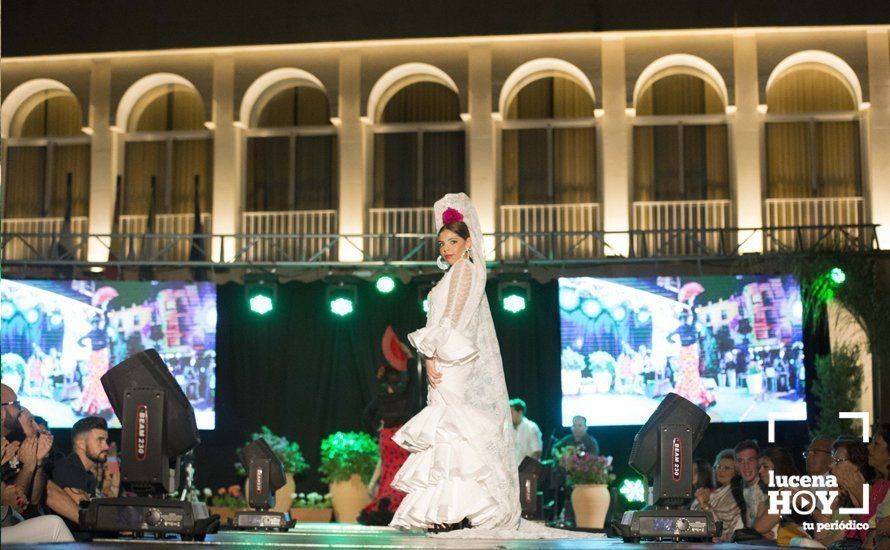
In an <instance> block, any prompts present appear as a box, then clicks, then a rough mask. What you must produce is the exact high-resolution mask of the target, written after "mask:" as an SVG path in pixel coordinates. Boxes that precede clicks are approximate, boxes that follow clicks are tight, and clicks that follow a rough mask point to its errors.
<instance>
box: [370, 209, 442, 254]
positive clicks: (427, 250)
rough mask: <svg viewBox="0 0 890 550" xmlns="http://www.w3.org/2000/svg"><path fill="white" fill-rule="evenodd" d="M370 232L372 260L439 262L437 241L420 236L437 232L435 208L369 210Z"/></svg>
mask: <svg viewBox="0 0 890 550" xmlns="http://www.w3.org/2000/svg"><path fill="white" fill-rule="evenodd" d="M368 230H369V233H370V235H369V236H368V237H367V238H366V241H365V247H366V248H365V250H366V254H365V256H366V258H368V259H371V260H376V261H381V260H386V259H388V258H409V259H411V260H415V261H432V260H435V259H436V253H437V251H436V242H435V238H433V239H425V238H423V237H420V236H423V235H432V234H433V233H435V232H436V224H435V219H434V218H433V209H432V208H428V207H424V208H371V209H369V210H368Z"/></svg>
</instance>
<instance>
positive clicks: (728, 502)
mask: <svg viewBox="0 0 890 550" xmlns="http://www.w3.org/2000/svg"><path fill="white" fill-rule="evenodd" d="M714 470H715V471H716V472H717V476H716V477H717V484H716V485H717V488H716V489H714V490H711V489H708V488H705V487H699V488H698V489H696V491H695V501H693V503H692V506H691V508H692V509H693V510H709V511H710V512H712V513H713V514H714V517H715V518H716V519H717V521H721V522H723V533H722V534H721V536H720V538H719V539H718V540H720V541H727V540H730V539H732V534H733V533H734V532H735V531H736V529H741V528H743V527H744V526H745V525H744V522H743V521H742V517H744V510H745V509H746V506H745V498H744V496H743V495H742V484H741V478H739V477H738V475H736V473H737V472H736V465H735V453H734V452H733V451H732V449H726V450H724V451H721V452H720V454H718V455H717V459H716V460H714ZM734 480H737V481H738V482H737V483H734Z"/></svg>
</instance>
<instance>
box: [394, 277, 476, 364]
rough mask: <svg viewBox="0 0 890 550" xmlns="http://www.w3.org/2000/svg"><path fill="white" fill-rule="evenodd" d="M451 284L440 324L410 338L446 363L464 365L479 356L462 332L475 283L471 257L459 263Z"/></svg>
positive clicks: (426, 353) (473, 345) (428, 354)
mask: <svg viewBox="0 0 890 550" xmlns="http://www.w3.org/2000/svg"><path fill="white" fill-rule="evenodd" d="M451 269H452V270H453V271H452V273H451V274H450V277H451V278H450V281H449V284H448V299H447V302H446V305H445V309H444V311H443V313H442V315H441V317H440V318H439V320H438V323H436V324H434V325H432V326H427V327H425V328H422V329H420V330H417V331H415V332H412V333H411V334H409V335H408V340H409V341H410V342H411V345H413V346H414V347H415V348H416V349H417V350H418V351H419V352H420V353H422V354H423V355H425V356H427V357H436V358H437V359H438V360H439V361H440V362H442V363H444V364H446V365H447V364H456V365H462V364H465V363H469V362H470V361H472V360H473V359H475V358H476V357H477V356H478V355H479V350H477V349H476V346H475V344H473V342H472V340H470V339H469V338H467V336H466V335H464V334H462V333H461V331H460V327H459V325H460V320H461V318H462V316H463V314H464V309H465V308H467V307H473V305H472V304H470V303H469V298H470V291H471V289H472V285H473V265H472V264H471V263H470V261H469V260H461V261H459V262H457V263H455V264H454V265H453V266H452V268H451Z"/></svg>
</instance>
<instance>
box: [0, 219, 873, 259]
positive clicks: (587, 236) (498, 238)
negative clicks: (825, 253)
mask: <svg viewBox="0 0 890 550" xmlns="http://www.w3.org/2000/svg"><path fill="white" fill-rule="evenodd" d="M875 227H876V226H875V225H868V224H859V225H822V226H799V227H784V226H783V227H756V228H738V227H726V228H721V229H702V230H698V231H695V232H693V233H691V234H689V233H688V232H685V231H684V230H682V229H653V230H637V229H635V230H631V231H624V232H621V231H574V232H566V231H563V232H552V233H547V232H540V231H538V232H511V233H505V232H501V233H494V234H492V235H487V237H488V238H491V239H493V240H494V243H495V250H497V249H498V248H499V247H500V246H502V245H503V244H504V243H506V242H509V241H514V240H515V241H518V242H519V244H520V246H521V247H522V249H523V250H526V251H527V253H526V254H525V255H524V256H523V257H522V258H518V259H509V258H496V259H495V261H494V263H495V264H502V265H563V264H579V265H582V264H591V263H601V262H607V261H615V260H616V259H617V260H619V261H626V260H648V259H650V258H675V259H677V260H688V259H696V258H730V257H738V256H740V255H741V251H742V250H748V249H750V245H751V243H750V242H749V241H750V240H751V239H760V238H761V236H762V238H763V239H764V242H765V243H767V244H769V246H767V247H766V249H765V251H764V253H765V254H788V253H792V254H793V253H802V252H811V251H814V250H825V249H831V250H837V251H844V252H856V253H862V252H872V251H876V250H880V246H879V243H878V240H877V233H876V231H875ZM788 231H791V232H793V233H796V234H798V235H807V236H808V237H817V238H815V239H809V238H808V239H803V238H792V239H786V238H785V235H786V233H787V232H788ZM737 235H745V237H743V238H742V240H741V241H740V242H736V241H738V239H737V237H736V236H737ZM53 238H57V234H56V233H4V234H3V235H2V243H3V253H4V259H3V267H4V268H8V267H22V268H31V267H40V266H60V265H67V266H77V267H91V266H95V265H118V266H122V267H141V266H168V267H188V266H203V267H211V268H228V267H255V266H265V267H270V268H271V267H285V268H286V267H292V268H300V267H307V268H313V267H314V268H317V267H320V266H324V267H337V266H347V265H355V264H363V265H369V266H372V265H383V264H392V265H403V266H412V265H417V266H430V265H432V264H433V262H434V260H432V259H423V258H418V257H417V252H418V251H419V250H421V249H423V248H424V247H433V246H434V243H435V240H436V236H435V234H432V233H426V234H421V233H393V234H389V235H379V234H373V235H372V234H362V235H346V234H336V233H330V234H303V235H296V236H295V235H271V234H267V235H245V234H238V235H211V234H203V235H192V234H189V233H185V234H157V233H152V234H148V233H143V234H134V233H131V234H114V235H88V234H86V233H80V234H73V235H72V239H71V242H74V243H78V246H76V247H74V248H73V250H71V254H70V255H69V256H67V257H64V258H60V257H58V256H57V255H54V254H53V253H52V251H51V250H48V249H44V250H43V251H42V252H43V254H37V252H41V251H39V250H37V249H34V250H35V254H34V255H32V256H30V257H28V258H21V259H15V258H10V257H9V256H8V255H6V250H7V249H10V250H13V249H15V248H16V247H18V246H23V245H22V244H20V243H25V242H35V240H36V242H43V241H41V239H45V240H46V241H47V242H51V240H52V239H53ZM294 239H297V240H299V241H302V244H298V245H297V246H298V247H301V249H302V250H316V251H317V252H315V253H314V254H312V255H311V256H309V255H306V254H304V255H302V256H300V257H293V258H283V259H277V260H269V259H262V258H258V259H253V258H252V256H251V250H252V249H254V248H259V249H266V250H275V249H282V248H283V247H282V246H281V245H280V244H278V243H279V242H284V243H288V242H292V241H293V240H294ZM681 239H682V240H684V241H685V242H686V243H687V249H686V250H685V251H684V254H679V255H678V254H676V247H675V246H674V244H673V243H675V242H677V241H679V240H681ZM88 240H89V241H90V242H91V243H93V244H91V246H98V247H102V246H105V247H106V248H108V243H115V242H134V243H138V246H139V249H140V252H142V255H141V256H138V257H127V256H118V255H116V254H109V256H110V259H109V260H108V261H104V262H95V263H91V262H89V261H86V260H85V258H86V251H85V249H86V243H87V242H88ZM549 242H564V243H566V245H565V246H563V245H560V246H558V247H556V248H548V247H547V246H546V244H547V243H549ZM589 242H593V243H596V247H595V249H597V250H599V249H605V253H606V255H609V256H615V257H612V258H606V257H603V256H602V255H600V254H597V255H591V256H589V257H579V256H578V255H577V254H576V253H575V251H576V250H578V249H579V248H580V247H581V246H582V245H585V243H589ZM610 242H611V243H616V242H626V243H629V246H628V248H627V249H626V250H618V249H615V248H612V247H610V246H608V245H606V244H605V243H610ZM638 242H653V243H656V244H658V243H660V244H661V247H656V248H649V249H645V250H639V249H637V248H635V247H634V246H633V245H634V243H638ZM381 243H383V244H391V245H392V246H390V247H389V250H390V251H397V252H399V253H397V254H392V253H390V254H387V255H384V256H381V254H380V246H379V245H380V244H381ZM541 243H545V246H542V245H541ZM409 245H411V246H410V247H409ZM536 245H537V246H536ZM341 248H345V249H348V250H349V251H350V252H352V254H351V256H354V257H356V260H355V261H349V262H339V261H337V260H335V259H334V258H336V257H337V251H338V250H339V249H341ZM182 250H187V251H188V253H187V254H185V255H183V254H182V253H181V251H182ZM211 251H213V252H214V253H218V254H217V256H216V257H214V256H213V254H211ZM564 251H570V252H571V253H568V254H563V255H561V252H564ZM98 252H99V251H97V252H96V254H95V256H100V255H99V254H98ZM108 252H110V249H109V250H108ZM183 256H185V258H184V259H183V258H182V257H183ZM219 257H222V258H225V261H213V260H214V259H218V258H219Z"/></svg>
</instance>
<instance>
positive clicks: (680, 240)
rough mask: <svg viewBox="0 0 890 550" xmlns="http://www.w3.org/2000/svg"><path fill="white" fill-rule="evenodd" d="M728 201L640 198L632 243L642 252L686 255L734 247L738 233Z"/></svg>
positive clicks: (634, 247)
mask: <svg viewBox="0 0 890 550" xmlns="http://www.w3.org/2000/svg"><path fill="white" fill-rule="evenodd" d="M732 220H733V217H732V203H731V202H730V201H729V200H702V201H638V202H634V203H633V218H632V221H631V223H632V225H631V227H633V228H634V230H639V231H641V233H636V234H635V235H634V239H633V242H632V243H631V246H632V248H633V249H634V250H636V251H638V252H639V253H640V254H643V255H647V254H648V253H649V252H650V251H652V252H653V253H654V252H656V251H657V252H658V254H657V255H668V256H686V255H695V254H699V253H700V252H701V250H702V249H703V248H704V249H708V250H721V249H731V248H732V247H733V246H734V244H735V242H734V239H735V233H733V232H727V231H723V230H724V229H726V228H727V227H729V226H731V225H733V221H732Z"/></svg>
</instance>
